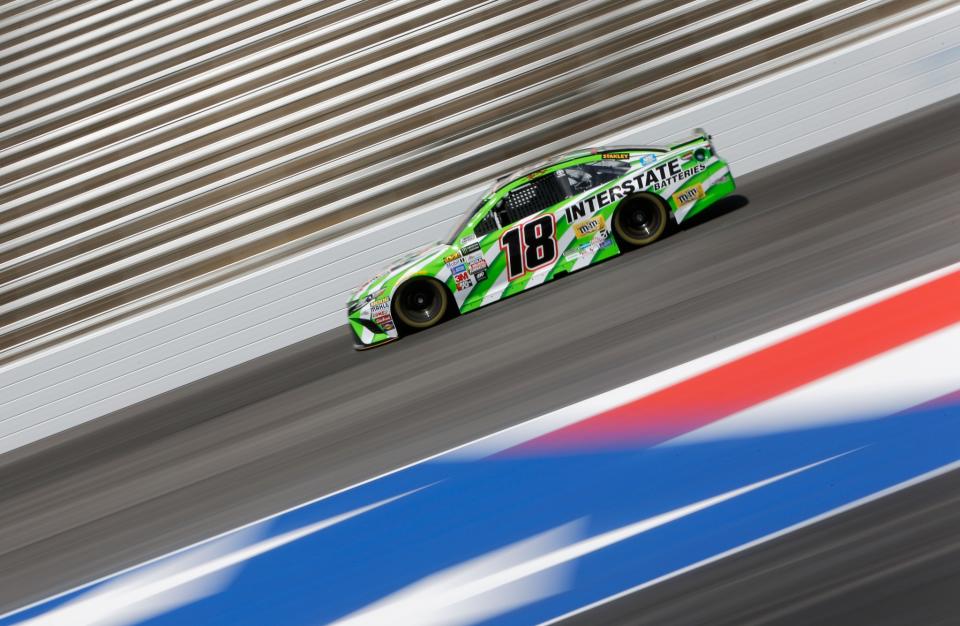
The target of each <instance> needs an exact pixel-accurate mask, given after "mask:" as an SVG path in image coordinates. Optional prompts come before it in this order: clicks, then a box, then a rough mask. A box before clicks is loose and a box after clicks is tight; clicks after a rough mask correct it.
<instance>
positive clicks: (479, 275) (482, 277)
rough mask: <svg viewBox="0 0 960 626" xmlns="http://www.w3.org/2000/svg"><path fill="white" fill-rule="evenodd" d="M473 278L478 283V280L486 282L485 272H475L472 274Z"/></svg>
mask: <svg viewBox="0 0 960 626" xmlns="http://www.w3.org/2000/svg"><path fill="white" fill-rule="evenodd" d="M473 277H474V278H476V279H477V280H478V281H479V280H486V279H487V270H480V271H479V272H477V273H476V274H474V275H473Z"/></svg>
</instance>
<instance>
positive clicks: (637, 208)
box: [613, 195, 669, 247]
mask: <svg viewBox="0 0 960 626" xmlns="http://www.w3.org/2000/svg"><path fill="white" fill-rule="evenodd" d="M668 219H669V218H668V215H667V205H666V203H665V202H664V201H663V200H662V199H661V198H659V197H657V196H653V195H642V196H634V197H632V198H626V199H624V200H623V202H621V203H620V206H619V207H617V211H616V213H614V214H613V230H614V233H616V235H617V238H618V239H619V240H620V242H621V243H625V244H627V245H628V246H633V247H638V246H646V245H649V244H651V243H653V242H654V241H656V240H657V239H659V238H660V237H661V235H663V233H664V231H665V230H666V229H667V220H668Z"/></svg>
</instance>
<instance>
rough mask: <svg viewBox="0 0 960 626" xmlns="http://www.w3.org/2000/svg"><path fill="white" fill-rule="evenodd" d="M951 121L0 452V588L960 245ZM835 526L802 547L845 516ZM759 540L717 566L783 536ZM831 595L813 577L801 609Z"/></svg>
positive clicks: (43, 586) (349, 468)
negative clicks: (641, 239)
mask: <svg viewBox="0 0 960 626" xmlns="http://www.w3.org/2000/svg"><path fill="white" fill-rule="evenodd" d="M958 130H960V99H954V100H952V101H948V102H945V103H942V104H940V105H937V106H935V107H933V108H931V109H928V110H926V111H924V112H922V113H919V114H915V115H913V116H911V117H910V118H908V119H902V120H897V121H895V122H893V123H890V124H887V125H885V126H883V127H879V128H876V129H873V130H871V131H870V132H866V133H862V134H860V135H858V136H856V137H854V138H852V139H850V140H847V141H845V142H842V143H840V144H835V145H831V146H827V147H825V148H823V149H820V150H817V151H815V152H813V153H810V154H806V155H802V156H800V157H797V158H794V159H791V160H789V161H787V162H784V163H781V164H779V165H777V166H773V167H770V168H767V169H765V170H762V171H759V172H756V173H754V174H752V175H750V176H746V177H744V178H742V179H741V180H739V183H740V191H741V192H742V194H743V198H745V199H746V200H743V199H739V200H738V199H734V200H733V201H732V202H730V203H727V204H726V205H725V206H722V207H719V209H718V210H717V211H715V212H714V217H713V219H710V220H705V221H703V222H702V223H700V224H698V225H697V226H696V227H693V228H689V229H685V230H682V231H680V232H678V233H676V234H675V235H674V236H672V237H670V238H668V239H666V240H664V241H662V242H660V243H659V244H657V245H656V246H653V247H651V248H648V249H645V250H641V251H637V252H635V253H632V254H629V255H626V256H623V257H620V258H617V259H613V260H611V261H609V262H607V263H605V264H603V265H602V266H600V267H597V268H593V269H590V270H587V271H585V272H581V273H579V274H576V275H573V276H570V277H567V278H565V279H563V280H561V281H559V282H557V283H554V284H551V285H547V286H544V287H542V288H540V289H536V290H533V291H532V292H529V293H526V294H521V295H519V296H517V297H515V298H513V299H511V300H510V301H508V302H504V303H502V304H496V305H493V306H491V307H488V308H486V309H484V310H481V311H478V312H476V313H473V314H470V315H467V316H463V317H461V318H458V319H456V320H454V321H453V322H451V323H448V324H446V325H444V326H442V327H440V328H437V329H433V330H431V331H429V332H425V333H421V334H419V335H416V336H413V337H410V338H407V339H404V340H402V341H400V342H397V343H394V344H391V345H389V346H385V347H383V348H379V349H376V350H372V351H367V352H361V353H358V352H354V351H353V350H352V348H351V339H350V338H349V337H348V336H347V335H346V332H345V331H344V330H339V331H336V332H331V333H327V334H324V335H320V336H318V337H315V338H313V339H311V340H309V341H307V342H304V343H302V344H300V345H297V346H293V347H291V348H289V349H287V350H284V351H281V352H279V353H275V354H272V355H269V356H267V357H264V358H262V359H259V360H257V361H254V362H251V363H248V364H246V365H243V366H240V367H238V368H235V369H233V370H230V371H227V372H224V373H221V374H219V375H216V376H214V377H211V378H209V379H206V380H203V381H199V382H198V383H195V384H192V385H190V386H187V387H184V388H182V389H179V390H175V391H173V392H171V393H168V394H166V395H164V396H161V397H158V398H154V399H152V400H150V401H147V402H144V403H142V404H140V405H138V406H135V407H132V408H130V409H127V410H124V411H122V412H119V413H117V414H114V415H111V416H109V417H107V418H104V419H101V420H98V421H96V422H95V423H92V424H88V425H85V426H83V427H80V428H78V429H75V430H73V431H69V432H67V433H63V434H61V435H58V436H56V437H53V438H50V439H48V440H44V441H42V442H39V443H37V444H34V445H32V446H29V447H27V448H23V449H20V450H17V451H14V452H12V453H8V454H6V455H4V456H3V457H0V610H2V609H11V608H14V607H16V606H19V605H22V604H24V603H26V602H28V601H31V600H35V599H39V598H41V597H45V596H47V595H49V594H51V593H53V592H56V591H60V590H63V589H66V588H68V587H71V586H73V585H75V584H77V583H81V582H83V581H86V580H89V579H92V578H94V577H97V576H100V575H103V574H107V573H109V572H112V571H116V570H117V569H119V568H122V567H124V566H127V565H132V564H135V563H138V562H141V561H143V560H144V559H147V558H149V557H152V556H156V555H159V554H161V553H165V552H168V551H170V550H171V549H174V548H176V547H179V546H183V545H185V544H188V543H191V542H193V541H196V540H199V539H202V538H205V537H208V536H210V535H212V534H214V533H217V532H219V531H223V530H227V529H229V528H233V527H235V526H238V525H240V524H242V523H245V522H247V521H251V520H253V519H256V518H259V517H261V516H263V515H266V514H270V513H273V512H276V511H279V510H281V509H284V508H286V507H289V506H292V505H295V504H298V503H301V502H303V501H306V500H309V499H312V498H315V497H317V496H320V495H323V494H325V493H329V492H331V491H333V490H335V489H337V488H341V487H345V486H348V485H350V484H353V483H355V482H357V481H360V480H363V479H366V478H370V477H372V476H375V475H377V474H378V473H381V472H383V471H387V470H390V469H394V468H396V467H398V466H401V465H403V464H405V463H408V462H411V461H414V460H417V459H420V458H423V457H424V456H427V455H429V454H432V453H435V452H439V451H441V450H443V449H446V448H449V447H451V446H454V445H457V444H460V443H463V442H466V441H468V440H471V439H473V438H475V437H477V436H481V435H484V434H487V433H490V432H493V431H495V430H498V429H500V428H503V427H505V426H509V425H511V424H515V423H518V422H520V421H523V420H526V419H528V418H531V417H534V416H536V415H539V414H541V413H544V412H546V411H549V410H552V409H556V408H559V407H562V406H564V405H567V404H569V403H571V402H574V401H576V400H580V399H582V398H585V397H588V396H591V395H594V394H596V393H600V392H603V391H606V390H608V389H611V388H613V387H615V386H618V385H621V384H624V383H627V382H630V381H633V380H636V379H638V378H641V377H643V376H645V375H648V374H652V373H654V372H657V371H660V370H663V369H665V368H667V367H670V366H673V365H676V364H679V363H682V362H685V361H688V360H690V359H692V358H695V357H697V356H700V355H702V354H705V353H707V352H711V351H713V350H716V349H719V348H722V347H724V346H727V345H730V344H732V343H734V342H737V341H739V340H742V339H746V338H748V337H751V336H755V335H757V334H759V333H761V332H764V331H766V330H770V329H772V328H776V327H779V326H782V325H784V324H786V323H789V322H791V321H795V320H797V319H800V318H803V317H806V316H808V315H811V314H814V313H816V312H819V311H822V310H824V309H826V308H829V307H832V306H835V305H838V304H841V303H844V302H847V301H849V300H852V299H854V298H857V297H859V296H863V295H866V294H868V293H871V292H874V291H876V290H878V289H881V288H884V287H887V286H890V285H893V284H896V283H898V282H901V281H903V280H906V279H909V278H911V277H914V276H917V275H919V274H922V273H925V272H928V271H931V270H934V269H938V268H940V267H943V266H945V265H947V264H949V263H951V262H955V261H957V260H958V259H960V209H958V207H960V171H958V168H957V163H960V141H958V137H960V134H958ZM719 148H720V151H721V153H722V150H723V146H722V143H721V144H720V146H719ZM931 484H933V483H931ZM950 486H952V488H950ZM955 486H956V482H952V483H948V488H947V489H945V490H941V489H931V488H930V487H929V486H926V487H921V488H917V489H912V490H911V491H909V492H906V493H905V494H904V496H903V497H905V498H908V499H907V500H905V501H904V500H898V502H903V504H901V505H891V506H889V507H884V506H880V507H872V508H870V509H864V510H863V511H864V512H865V513H861V514H863V515H867V520H866V521H865V522H863V523H860V524H853V531H856V532H862V531H863V525H864V524H872V525H874V526H877V527H882V525H883V524H885V523H887V520H888V518H889V519H891V520H892V519H893V517H894V516H896V515H898V514H909V515H910V516H912V518H911V519H912V521H911V522H910V523H909V524H906V525H905V528H906V529H907V530H905V531H904V532H902V533H899V534H898V533H896V532H894V531H891V536H890V541H894V540H896V541H898V542H899V543H898V548H897V550H899V552H895V553H896V554H900V555H903V556H902V560H904V561H906V560H907V559H908V558H909V557H908V556H907V555H910V554H913V553H914V551H915V550H916V549H919V547H921V546H922V544H924V543H925V542H927V541H928V540H932V539H931V538H930V537H928V535H927V533H926V529H927V526H926V524H928V523H929V524H933V523H935V522H936V520H937V519H938V516H940V515H941V514H942V511H943V510H945V509H943V507H945V506H948V505H949V503H946V500H945V498H948V497H949V498H953V499H954V500H955V498H956V488H955ZM941 500H942V501H943V502H941ZM890 523H894V522H892V521H891V522H890ZM825 527H826V526H825ZM829 528H831V529H832V530H829V529H828V530H827V531H825V532H826V533H827V535H826V536H819V537H818V538H817V539H815V540H814V541H813V543H810V540H809V539H808V540H806V543H804V540H803V539H798V540H797V541H798V542H799V544H798V545H797V546H796V548H795V549H796V550H798V551H800V552H799V554H801V556H802V555H803V554H804V553H803V551H804V550H811V549H812V550H816V549H819V548H817V545H820V546H821V547H822V546H828V545H829V543H828V542H829V541H830V540H831V538H834V535H835V534H836V535H837V536H838V537H841V538H842V536H844V535H843V533H845V532H848V531H850V525H849V524H848V525H844V524H839V523H838V524H832V525H831V526H830V527H829ZM952 528H956V524H953V525H952ZM845 529H846V530H845ZM858 529H859V530H858ZM955 535H956V534H955V533H953V534H952V535H951V537H949V540H950V542H949V543H948V547H953V548H955V547H956V541H957V538H956V536H955ZM804 536H805V537H806V536H808V535H804ZM797 537H801V535H799V534H798V535H797ZM789 540H791V539H788V541H789ZM836 540H837V541H840V538H836ZM944 541H946V539H945V540H944ZM945 549H946V548H945ZM766 550H767V551H766V552H765V553H764V554H765V555H766V558H769V559H771V560H770V561H763V559H762V558H761V559H760V560H759V561H744V559H743V558H738V559H737V561H732V560H731V563H738V564H739V565H733V566H731V567H741V568H742V567H746V568H747V569H746V570H740V571H741V573H742V572H744V571H746V572H747V573H748V574H749V564H750V563H760V564H763V563H773V564H774V565H777V564H782V561H781V560H780V559H781V558H787V557H785V556H782V555H785V554H786V555H789V554H793V553H791V552H789V550H788V551H786V552H782V553H777V552H773V553H771V552H770V551H769V550H770V549H766ZM891 550H893V548H891ZM858 554H860V555H861V556H863V554H864V553H863V552H862V551H860V552H856V551H854V552H853V553H852V554H851V556H850V557H849V558H845V557H844V556H843V552H842V551H838V552H837V553H836V554H833V553H831V558H833V557H836V560H835V561H834V562H833V565H832V566H831V567H830V568H829V570H828V571H826V572H822V571H820V569H818V568H821V569H822V563H820V562H819V561H818V559H816V558H810V557H809V552H808V553H807V556H808V558H806V559H800V560H797V561H795V563H794V565H792V566H791V567H789V568H787V569H790V570H791V573H792V574H795V575H802V574H804V573H805V572H803V571H799V572H798V571H794V570H804V569H806V568H812V569H810V572H809V573H807V574H808V575H810V576H814V575H815V572H817V571H820V573H819V574H816V575H817V576H819V578H818V579H819V580H821V581H822V580H824V577H826V576H838V577H843V576H845V575H847V574H849V575H850V576H854V577H855V576H856V572H859V571H860V570H859V569H857V568H858V567H861V566H862V565H863V564H862V562H859V563H858V562H857V559H856V558H855V557H856V556H857V555H858ZM891 554H894V552H891ZM748 556H749V555H748ZM864 558H869V555H867V556H866V557H864ZM745 562H746V563H747V566H744V565H743V563H745ZM935 563H941V564H942V567H941V568H940V569H939V570H938V569H924V568H923V567H921V569H923V571H924V572H926V573H927V574H928V575H929V576H930V577H932V578H935V579H936V580H937V581H942V580H946V581H948V583H949V581H952V582H953V587H954V588H955V587H956V581H957V578H956V572H957V568H958V567H960V564H958V561H957V559H956V558H953V559H947V560H945V561H925V562H922V563H921V566H923V565H925V564H931V567H933V564H935ZM757 567H759V565H757ZM903 567H907V565H904V566H903ZM782 569H784V568H783V567H781V570H782ZM770 571H774V572H778V571H780V570H777V569H773V570H770ZM907 571H908V570H904V572H907ZM704 572H707V570H706V569H705V570H704ZM948 573H950V574H951V575H952V576H954V578H952V579H948V578H944V577H945V576H947V574H948ZM762 574H763V573H762V572H760V573H759V574H755V575H760V580H754V581H753V582H744V583H742V584H746V585H748V586H749V587H750V589H751V591H752V594H759V596H760V597H761V598H762V600H757V601H756V602H759V604H760V606H764V607H766V606H771V607H773V606H774V605H770V604H764V602H776V598H775V596H773V595H769V596H767V595H765V594H777V593H779V592H780V591H781V589H780V588H779V587H778V584H777V581H778V576H775V575H771V576H766V575H762ZM705 576H706V577H705V578H700V579H698V580H701V581H703V582H702V583H701V584H700V586H697V585H696V584H694V585H693V587H692V588H690V590H689V591H685V592H684V593H683V594H682V601H683V602H684V603H686V605H687V607H688V608H689V607H690V606H697V607H699V610H700V611H701V612H700V613H698V614H697V615H698V616H700V617H702V618H703V621H704V622H707V623H721V621H722V620H720V619H718V616H723V615H736V613H734V612H733V611H734V610H735V609H736V607H734V606H732V605H731V604H730V603H734V604H735V603H736V601H737V598H735V597H730V598H725V602H723V603H716V604H711V603H710V602H709V598H710V594H711V593H713V594H716V593H718V588H717V586H716V584H713V585H712V586H711V581H714V583H715V582H716V579H715V578H714V579H711V578H709V574H705ZM894 578H896V577H894ZM682 580H683V579H677V581H678V583H677V584H680V581H682ZM882 580H887V581H889V580H891V579H889V578H885V579H882ZM881 583H882V581H881V582H878V583H877V585H880V584H881ZM686 584H692V583H686ZM947 586H950V585H949V584H947ZM664 589H667V587H666V586H664ZM874 589H876V588H874ZM795 591H796V590H795ZM720 592H721V593H722V589H721V590H720ZM664 593H666V592H664ZM697 594H702V596H699V595H697ZM877 594H878V595H879V597H882V598H884V600H885V601H888V602H897V599H898V598H899V599H900V600H902V601H903V603H904V606H907V607H908V608H909V607H910V606H912V605H915V608H916V611H917V613H916V614H915V615H917V616H922V615H923V614H922V613H921V612H920V611H922V610H925V609H927V608H929V605H928V603H927V597H926V596H924V595H915V596H911V595H892V594H886V593H885V590H884V589H882V588H881V589H878V590H877ZM661 597H662V598H664V599H663V600H662V602H663V606H666V605H667V604H670V603H671V602H670V596H669V595H665V596H661ZM955 597H958V596H956V595H954V598H955ZM743 598H744V599H743V602H747V601H748V600H749V599H751V598H754V599H755V598H756V596H754V595H745V596H744V597H743ZM642 602H647V600H642ZM649 602H657V600H656V599H654V600H649ZM831 602H833V604H831ZM838 603H839V604H838ZM842 603H843V600H842V599H841V600H837V599H833V600H831V599H830V598H829V597H828V598H826V599H825V600H822V601H820V600H817V599H816V598H811V599H810V605H809V606H807V608H806V610H808V611H812V613H811V612H808V613H806V614H805V615H806V616H807V617H809V616H811V615H816V611H817V610H818V607H825V608H824V610H826V609H827V608H829V607H830V606H833V607H834V608H836V607H838V606H842ZM617 606H618V608H619V607H620V606H622V605H617ZM638 606H643V605H642V604H641V605H638ZM663 606H661V608H662V609H663V610H673V611H676V610H679V609H680V608H682V607H674V608H670V607H667V608H663ZM751 606H754V604H752V605H751ZM878 606H879V605H878ZM741 608H742V607H741ZM714 609H715V610H714ZM632 610H633V609H632V608H631V607H629V606H628V607H627V609H626V611H627V613H626V614H627V615H628V616H629V615H631V611H632ZM711 610H714V613H711ZM770 610H771V611H773V610H774V608H771V609H770ZM680 614H681V615H682V614H683V613H680ZM669 615H678V613H676V612H674V613H670V614H669ZM751 615H752V616H753V617H756V618H757V619H758V621H763V620H762V619H759V618H761V617H762V614H757V613H752V614H751ZM627 621H629V619H628V620H627ZM667 621H669V620H667ZM681 621H683V622H684V623H690V622H691V620H687V619H683V620H681ZM748 621H749V620H748ZM853 621H857V622H859V621H860V620H859V619H854V620H853ZM911 621H913V620H911ZM921 621H922V620H921ZM661 623H666V622H665V621H661ZM739 623H742V622H739ZM915 623H919V622H915Z"/></svg>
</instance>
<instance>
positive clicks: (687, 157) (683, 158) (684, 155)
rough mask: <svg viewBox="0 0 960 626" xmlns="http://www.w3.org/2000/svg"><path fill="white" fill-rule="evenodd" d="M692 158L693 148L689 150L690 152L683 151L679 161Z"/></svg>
mask: <svg viewBox="0 0 960 626" xmlns="http://www.w3.org/2000/svg"><path fill="white" fill-rule="evenodd" d="M692 158H693V150H691V151H690V152H684V153H683V154H681V155H680V160H681V161H689V160H690V159H692Z"/></svg>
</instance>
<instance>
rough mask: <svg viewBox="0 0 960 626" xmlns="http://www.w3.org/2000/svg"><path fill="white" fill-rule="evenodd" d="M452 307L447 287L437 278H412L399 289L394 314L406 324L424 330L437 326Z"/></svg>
mask: <svg viewBox="0 0 960 626" xmlns="http://www.w3.org/2000/svg"><path fill="white" fill-rule="evenodd" d="M449 307H450V294H449V292H448V291H447V288H446V287H444V286H443V285H441V284H440V283H439V282H437V281H435V280H429V279H427V280H423V279H420V280H411V281H410V282H407V283H404V284H403V285H402V286H401V287H400V289H399V291H397V295H396V299H395V300H394V307H393V308H394V314H395V315H396V316H397V318H398V319H399V320H400V321H401V322H402V323H403V325H404V326H407V327H408V328H412V329H415V330H422V329H424V328H430V327H431V326H436V325H437V324H439V323H440V321H441V320H443V318H444V317H445V316H446V314H447V309H448V308H449Z"/></svg>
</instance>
